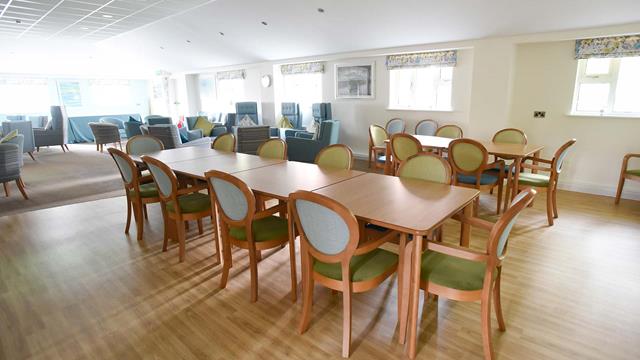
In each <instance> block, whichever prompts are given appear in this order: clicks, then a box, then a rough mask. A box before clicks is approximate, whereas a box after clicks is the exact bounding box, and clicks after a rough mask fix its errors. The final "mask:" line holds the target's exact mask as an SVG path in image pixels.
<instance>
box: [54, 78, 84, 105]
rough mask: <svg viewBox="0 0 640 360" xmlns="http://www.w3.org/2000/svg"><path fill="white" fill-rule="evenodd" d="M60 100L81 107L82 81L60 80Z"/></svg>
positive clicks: (64, 103) (65, 103)
mask: <svg viewBox="0 0 640 360" xmlns="http://www.w3.org/2000/svg"><path fill="white" fill-rule="evenodd" d="M58 93H59V94H60V100H61V102H62V104H63V105H64V106H67V107H81V106H82V96H81V95H80V83H79V82H78V81H58Z"/></svg>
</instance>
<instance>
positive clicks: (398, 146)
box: [391, 133, 422, 173]
mask: <svg viewBox="0 0 640 360" xmlns="http://www.w3.org/2000/svg"><path fill="white" fill-rule="evenodd" d="M421 151H422V145H421V144H420V141H418V139H416V137H415V136H413V135H409V134H404V133H401V134H394V135H391V158H392V160H393V164H392V168H393V172H394V173H395V172H396V171H397V169H398V166H400V164H401V163H402V162H403V161H405V160H407V159H408V158H409V157H411V156H413V155H415V154H417V153H419V152H421Z"/></svg>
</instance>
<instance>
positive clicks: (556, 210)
mask: <svg viewBox="0 0 640 360" xmlns="http://www.w3.org/2000/svg"><path fill="white" fill-rule="evenodd" d="M557 193H558V184H557V183H556V184H555V186H554V187H553V192H552V193H551V199H552V202H553V218H554V219H557V218H558V203H557V202H556V194H557Z"/></svg>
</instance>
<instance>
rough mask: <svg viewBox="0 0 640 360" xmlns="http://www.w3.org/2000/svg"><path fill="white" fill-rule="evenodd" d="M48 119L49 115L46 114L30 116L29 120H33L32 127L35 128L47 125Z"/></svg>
mask: <svg viewBox="0 0 640 360" xmlns="http://www.w3.org/2000/svg"><path fill="white" fill-rule="evenodd" d="M48 120H49V117H48V116H46V115H35V116H29V121H31V127H32V128H33V129H35V128H43V127H45V125H47V121H48Z"/></svg>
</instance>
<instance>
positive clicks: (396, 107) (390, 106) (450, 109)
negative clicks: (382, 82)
mask: <svg viewBox="0 0 640 360" xmlns="http://www.w3.org/2000/svg"><path fill="white" fill-rule="evenodd" d="M431 66H433V67H438V68H446V67H450V68H451V80H449V81H450V82H451V94H450V98H451V101H450V104H449V107H448V108H446V109H444V108H440V109H439V108H437V107H434V108H432V109H427V108H421V107H415V108H409V107H403V106H400V105H398V104H392V102H391V95H392V93H393V92H394V91H393V90H392V89H391V87H392V85H393V83H392V76H393V74H392V71H398V70H416V75H417V69H418V67H406V68H396V69H389V70H388V71H387V72H388V82H389V94H388V97H387V110H394V111H422V112H425V111H428V112H454V111H455V110H454V106H453V105H454V96H453V89H454V86H453V83H454V79H455V76H456V75H455V68H456V67H455V66H442V65H431ZM416 78H417V77H416ZM440 79H442V75H441V77H440ZM414 84H415V83H414V82H412V87H413V86H414ZM437 88H438V87H437V86H436V89H435V95H436V98H435V99H434V102H433V103H434V104H435V105H436V106H437V104H438V89H437Z"/></svg>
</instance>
